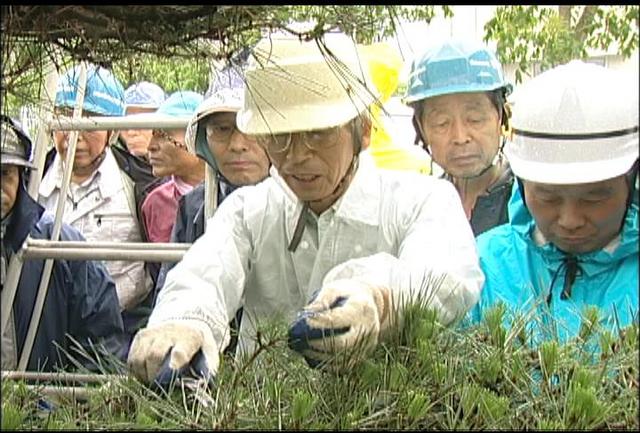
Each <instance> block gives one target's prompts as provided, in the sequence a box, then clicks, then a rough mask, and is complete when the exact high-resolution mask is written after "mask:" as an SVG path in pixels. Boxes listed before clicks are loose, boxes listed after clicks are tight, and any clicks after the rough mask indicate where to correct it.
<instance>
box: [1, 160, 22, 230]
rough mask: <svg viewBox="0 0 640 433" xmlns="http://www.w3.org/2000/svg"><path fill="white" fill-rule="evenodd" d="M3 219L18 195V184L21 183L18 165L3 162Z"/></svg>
mask: <svg viewBox="0 0 640 433" xmlns="http://www.w3.org/2000/svg"><path fill="white" fill-rule="evenodd" d="M1 183H2V219H4V218H5V217H6V216H7V215H8V214H9V212H11V209H13V205H14V204H15V203H16V197H17V196H18V185H19V183H20V170H19V168H18V166H17V165H13V164H2V182H1Z"/></svg>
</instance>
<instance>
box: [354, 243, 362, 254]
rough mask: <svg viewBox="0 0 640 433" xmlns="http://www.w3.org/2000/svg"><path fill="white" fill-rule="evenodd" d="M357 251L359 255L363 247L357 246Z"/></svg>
mask: <svg viewBox="0 0 640 433" xmlns="http://www.w3.org/2000/svg"><path fill="white" fill-rule="evenodd" d="M355 250H356V253H359V252H361V251H362V247H361V246H360V245H356V247H355Z"/></svg>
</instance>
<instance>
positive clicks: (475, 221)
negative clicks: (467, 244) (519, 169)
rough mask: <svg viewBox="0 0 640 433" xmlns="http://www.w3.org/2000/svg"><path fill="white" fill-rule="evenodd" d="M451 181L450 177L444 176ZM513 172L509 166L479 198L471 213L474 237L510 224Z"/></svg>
mask: <svg viewBox="0 0 640 433" xmlns="http://www.w3.org/2000/svg"><path fill="white" fill-rule="evenodd" d="M443 177H444V178H445V179H447V180H449V181H450V180H451V178H450V177H449V176H443ZM513 179H514V177H513V172H512V171H511V167H510V166H507V167H506V168H505V171H504V172H502V175H501V176H500V178H499V179H498V180H497V181H496V182H495V183H494V184H493V185H491V187H490V188H489V189H488V190H487V192H486V194H483V195H481V196H479V197H478V199H477V200H476V204H475V206H474V207H473V212H472V213H471V221H469V223H470V224H471V229H472V230H473V235H474V236H476V237H477V236H478V235H480V234H481V233H484V232H486V231H487V230H489V229H492V228H493V227H496V226H499V225H502V224H506V223H508V222H509V214H508V213H507V208H508V205H509V198H510V197H511V189H512V187H513Z"/></svg>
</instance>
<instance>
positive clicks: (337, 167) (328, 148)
mask: <svg viewBox="0 0 640 433" xmlns="http://www.w3.org/2000/svg"><path fill="white" fill-rule="evenodd" d="M359 121H360V120H359V119H356V120H353V121H351V122H348V123H347V124H344V125H341V126H337V127H335V128H329V129H323V130H317V131H308V132H304V133H293V134H278V135H277V136H276V137H275V138H274V139H270V140H269V139H268V137H269V136H266V137H260V138H259V141H260V142H261V143H263V145H264V146H265V148H266V150H267V153H268V155H269V157H270V158H271V161H272V163H273V165H274V166H275V167H276V168H277V169H278V173H279V174H280V176H282V178H283V179H284V181H285V182H286V183H287V185H288V186H289V188H291V190H292V191H293V192H294V193H295V194H296V196H297V197H298V199H300V200H301V201H304V202H309V207H310V208H311V209H312V210H313V211H314V212H316V213H317V214H320V213H322V212H324V211H325V210H326V209H328V208H329V207H330V206H331V205H332V204H333V203H334V202H335V201H336V200H337V199H338V198H339V197H340V196H342V194H344V191H345V190H346V188H347V186H348V185H349V183H350V181H351V178H349V179H345V180H344V182H343V179H344V177H345V175H346V174H347V171H348V170H349V166H350V165H351V162H352V160H353V158H354V145H355V142H356V141H355V140H357V139H358V137H356V136H355V134H358V132H357V131H361V132H360V135H361V137H359V139H360V140H361V143H362V149H366V148H367V147H368V145H369V139H370V134H371V123H370V122H363V127H362V128H361V129H359V128H355V127H354V124H355V123H354V122H359Z"/></svg>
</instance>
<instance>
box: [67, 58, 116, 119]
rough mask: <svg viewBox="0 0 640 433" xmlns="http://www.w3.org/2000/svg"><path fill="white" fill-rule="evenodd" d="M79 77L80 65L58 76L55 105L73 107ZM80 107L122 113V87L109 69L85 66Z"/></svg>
mask: <svg viewBox="0 0 640 433" xmlns="http://www.w3.org/2000/svg"><path fill="white" fill-rule="evenodd" d="M79 78H80V65H78V66H75V67H74V68H73V69H70V70H68V71H67V72H66V73H65V74H64V75H63V76H62V77H60V79H59V80H58V88H57V89H56V102H55V106H56V107H67V108H74V107H75V105H76V95H77V89H78V84H79V83H78V80H79ZM82 109H83V110H86V111H90V112H92V113H96V114H102V115H105V116H123V115H124V87H123V86H122V84H121V83H120V81H118V79H117V78H116V77H115V75H113V73H112V72H111V71H110V70H108V69H105V68H103V67H100V66H96V65H89V66H87V84H86V87H85V92H84V103H83V104H82Z"/></svg>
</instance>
